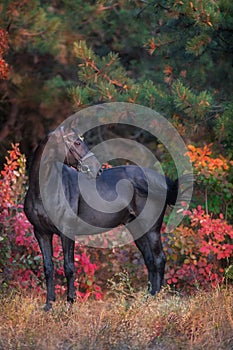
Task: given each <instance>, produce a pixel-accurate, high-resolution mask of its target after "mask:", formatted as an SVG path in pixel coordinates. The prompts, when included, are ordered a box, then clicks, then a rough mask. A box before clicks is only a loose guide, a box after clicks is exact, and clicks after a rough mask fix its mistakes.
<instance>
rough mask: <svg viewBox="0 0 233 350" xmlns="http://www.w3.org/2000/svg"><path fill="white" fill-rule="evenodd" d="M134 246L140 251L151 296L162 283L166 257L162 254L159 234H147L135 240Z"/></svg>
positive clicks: (154, 232) (153, 232)
mask: <svg viewBox="0 0 233 350" xmlns="http://www.w3.org/2000/svg"><path fill="white" fill-rule="evenodd" d="M135 243H136V246H137V247H138V249H139V250H140V251H141V253H142V255H143V258H144V261H145V264H146V267H147V270H148V283H149V291H150V293H151V294H152V295H154V294H155V293H156V292H159V291H160V289H161V287H162V285H163V283H164V269H165V263H166V257H165V254H164V252H163V248H162V243H161V237H160V233H159V232H156V231H150V232H147V233H146V234H145V235H143V236H142V237H140V238H138V239H137V240H135Z"/></svg>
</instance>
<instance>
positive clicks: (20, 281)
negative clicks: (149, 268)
mask: <svg viewBox="0 0 233 350" xmlns="http://www.w3.org/2000/svg"><path fill="white" fill-rule="evenodd" d="M210 147H211V146H204V147H203V148H196V147H194V146H189V147H188V148H189V151H188V155H189V157H190V159H191V161H192V163H193V166H194V168H195V170H196V173H197V175H198V179H199V180H198V181H199V188H197V190H196V193H195V196H194V201H195V202H198V201H199V202H202V203H204V205H200V204H197V206H196V208H195V207H193V208H191V209H190V210H189V211H186V212H185V213H184V214H185V216H184V220H183V223H182V224H181V225H180V226H179V227H177V228H176V230H175V231H174V232H172V233H170V234H163V245H164V250H165V253H166V256H167V260H168V261H167V270H166V280H167V283H168V284H169V285H171V286H173V287H175V288H177V289H179V290H183V291H185V292H193V291H194V290H196V289H197V288H204V289H211V288H215V287H216V286H219V285H221V284H222V283H223V282H224V281H226V280H231V276H232V275H233V274H232V263H233V261H232V255H233V227H232V225H231V224H229V222H228V221H227V220H226V217H224V214H223V212H222V211H221V210H222V208H223V206H222V202H221V203H220V204H221V205H219V202H218V201H217V202H216V203H215V205H214V206H213V203H212V202H214V201H215V197H216V196H217V194H216V193H214V189H216V188H218V186H222V187H221V188H222V193H223V196H224V197H223V198H224V201H225V202H224V203H225V209H226V206H227V208H228V217H229V218H230V219H231V215H232V213H231V207H230V204H229V203H230V202H231V200H230V199H228V191H230V186H231V183H230V182H229V179H230V176H231V169H232V162H229V161H228V160H227V159H225V158H223V157H218V158H214V157H213V155H212V151H211V148H210ZM105 167H108V165H105ZM25 170H26V160H25V157H24V155H22V154H21V152H20V150H19V145H18V144H16V145H12V149H11V150H10V151H9V152H8V156H7V157H6V163H5V165H4V169H3V170H2V171H1V178H0V190H1V191H0V201H1V211H0V225H1V233H0V284H1V286H0V287H2V288H7V287H8V286H12V287H15V288H20V289H22V288H24V289H32V290H34V291H36V290H37V291H40V293H41V292H42V291H43V290H44V274H43V268H42V266H43V264H42V258H41V253H40V250H39V246H38V244H37V241H36V239H35V238H34V235H33V232H32V226H31V224H30V223H29V222H28V220H27V218H26V216H25V214H24V212H23V200H24V196H25V187H26V183H27V177H26V175H25ZM203 186H204V187H203ZM200 188H205V189H206V188H207V189H212V190H211V192H210V193H209V195H208V198H207V203H206V202H205V198H202V197H201V191H200ZM224 189H225V190H226V191H225V192H224V191H223V190H224ZM211 205H212V207H213V208H214V209H215V212H212V211H210V209H209V208H210V207H211ZM204 206H207V207H206V208H204ZM110 237H114V232H113V233H112V236H111V233H110ZM97 238H98V237H97ZM97 238H96V239H97ZM98 239H100V238H98ZM101 239H102V240H103V239H104V238H101ZM107 243H108V242H107ZM53 244H54V264H55V280H56V292H57V293H60V294H63V293H64V292H65V290H66V287H65V285H66V282H65V277H64V271H63V254H62V248H61V244H60V239H59V237H58V236H56V235H55V236H54V241H53ZM107 246H108V247H109V244H107ZM90 256H92V259H91V258H90ZM100 261H101V263H100ZM75 267H76V280H75V286H76V289H77V297H78V298H80V299H86V298H88V297H89V296H94V297H95V298H96V299H100V298H102V296H103V292H102V290H101V287H100V286H99V285H98V284H97V283H96V280H97V278H98V282H100V283H102V285H103V284H104V283H105V284H106V282H107V281H106V277H104V276H105V274H107V276H108V277H111V276H112V275H113V274H114V273H117V272H119V271H122V268H123V269H124V268H126V269H128V270H129V273H130V276H131V277H132V279H133V278H135V279H137V280H141V278H142V275H143V273H144V270H143V264H142V259H141V257H140V253H139V252H138V251H137V250H136V249H135V247H134V245H133V244H128V246H127V247H126V248H125V249H123V248H114V249H111V248H108V249H105V250H98V249H95V250H91V248H84V247H83V246H81V245H80V244H76V248H75ZM139 270H140V271H141V273H139V272H140V271H139ZM100 271H104V273H101V274H100V273H99V272H100ZM226 271H228V272H229V271H230V273H229V275H227V274H226ZM96 276H98V277H96ZM228 277H229V278H228ZM143 285H144V282H143Z"/></svg>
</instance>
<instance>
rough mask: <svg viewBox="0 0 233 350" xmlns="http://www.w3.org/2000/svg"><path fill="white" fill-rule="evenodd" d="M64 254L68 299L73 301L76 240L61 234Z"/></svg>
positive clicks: (70, 301)
mask: <svg viewBox="0 0 233 350" xmlns="http://www.w3.org/2000/svg"><path fill="white" fill-rule="evenodd" d="M61 241H62V248H63V254H64V271H65V276H66V280H67V301H68V302H69V303H73V301H74V299H75V287H74V270H75V269H74V244H75V242H74V240H72V239H70V238H69V237H66V236H64V235H63V234H61Z"/></svg>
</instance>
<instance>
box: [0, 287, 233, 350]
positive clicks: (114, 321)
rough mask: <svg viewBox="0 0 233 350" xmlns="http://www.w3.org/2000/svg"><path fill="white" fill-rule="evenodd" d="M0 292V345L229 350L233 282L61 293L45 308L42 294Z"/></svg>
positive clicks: (232, 337)
mask: <svg viewBox="0 0 233 350" xmlns="http://www.w3.org/2000/svg"><path fill="white" fill-rule="evenodd" d="M8 294H9V295H8V296H6V295H2V296H1V304H0V349H4V350H7V349H12V350H13V349H14V350H17V349H25V350H30V349H38V350H53V349H60V350H87V349H92V350H94V349H95V350H105V349H111V350H126V349H132V350H143V349H145V350H146V349H147V350H152V349H155V350H156V349H158V350H179V349H180V350H181V349H184V350H191V349H195V350H196V349H198V350H199V349H200V350H201V349H203V350H212V349H213V350H232V349H233V288H232V287H228V288H226V289H223V290H220V289H219V290H215V291H213V292H210V293H206V292H203V291H199V292H197V293H196V294H195V296H192V297H181V296H180V295H179V294H177V293H171V292H170V291H168V290H166V289H165V290H164V291H162V292H161V293H160V294H159V295H158V296H157V297H150V296H148V295H147V294H146V293H145V292H144V291H141V292H137V293H131V294H130V295H127V296H126V295H125V294H124V293H118V294H109V295H107V296H106V297H105V298H104V300H102V301H94V300H88V301H85V302H81V301H77V302H76V303H75V304H74V305H73V307H72V308H71V309H68V308H67V305H66V304H65V303H64V299H59V300H58V301H56V302H55V303H54V306H53V310H52V311H50V312H44V311H43V302H44V299H43V298H42V296H35V295H32V294H31V295H29V294H25V293H23V292H15V291H9V293H8Z"/></svg>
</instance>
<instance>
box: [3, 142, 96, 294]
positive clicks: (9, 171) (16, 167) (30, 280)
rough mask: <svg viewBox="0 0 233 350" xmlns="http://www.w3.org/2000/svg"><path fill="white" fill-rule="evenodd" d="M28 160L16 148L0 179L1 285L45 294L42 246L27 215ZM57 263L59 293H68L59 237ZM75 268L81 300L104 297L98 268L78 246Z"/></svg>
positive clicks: (7, 158)
mask: <svg viewBox="0 0 233 350" xmlns="http://www.w3.org/2000/svg"><path fill="white" fill-rule="evenodd" d="M25 168H26V159H25V156H24V155H22V154H21V152H20V150H19V145H18V144H16V145H12V149H11V150H10V151H9V152H8V157H6V163H5V166H4V169H3V170H2V171H1V178H0V189H1V191H0V202H1V211H0V223H1V235H0V283H1V286H2V287H7V286H8V285H10V286H14V287H17V288H25V289H33V290H38V291H42V290H43V287H44V276H43V271H42V257H41V253H40V249H39V245H38V243H37V241H36V239H35V237H34V235H33V231H32V226H31V224H30V223H29V221H28V220H27V218H26V216H25V214H24V211H23V199H24V195H25V185H26V181H27V177H26V175H25ZM53 243H54V258H55V260H54V263H55V278H56V282H57V284H56V290H57V292H58V293H63V292H64V291H65V287H64V283H65V278H64V271H63V255H62V248H61V244H60V240H59V237H57V236H55V237H54V242H53ZM75 266H76V270H77V279H76V281H75V285H76V287H77V289H78V291H77V297H79V298H81V299H82V298H87V297H89V296H91V295H93V296H94V297H95V298H96V299H100V298H101V297H102V293H101V289H100V287H99V286H98V285H97V284H96V282H95V272H96V270H97V269H98V267H97V265H96V264H94V263H92V262H91V261H90V257H89V256H88V255H87V254H86V252H85V249H84V248H82V247H80V246H78V245H77V246H76V250H75Z"/></svg>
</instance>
